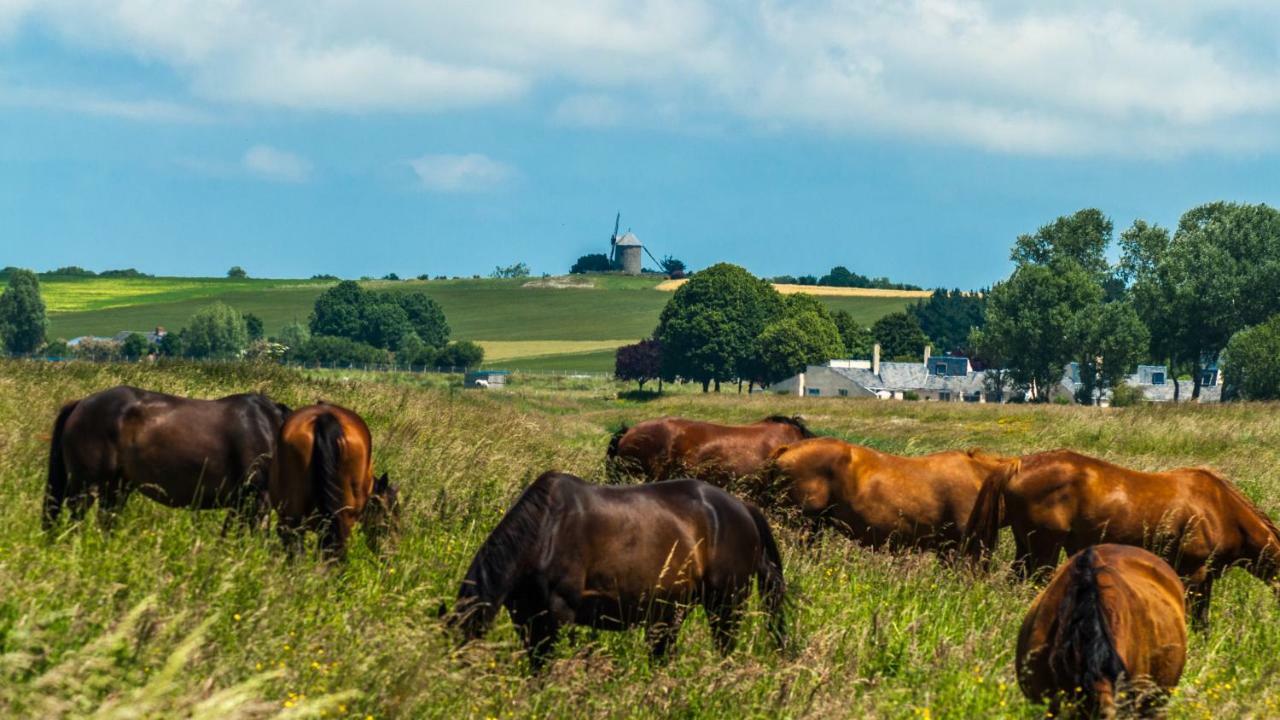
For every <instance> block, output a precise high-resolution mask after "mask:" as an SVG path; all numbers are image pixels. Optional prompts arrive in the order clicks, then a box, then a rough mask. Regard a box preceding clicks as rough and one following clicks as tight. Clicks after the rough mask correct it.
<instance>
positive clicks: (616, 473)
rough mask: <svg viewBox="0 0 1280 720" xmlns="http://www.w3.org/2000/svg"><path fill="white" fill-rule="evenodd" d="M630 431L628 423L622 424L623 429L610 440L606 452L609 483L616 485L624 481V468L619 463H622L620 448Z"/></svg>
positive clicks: (605, 462) (606, 473) (606, 471)
mask: <svg viewBox="0 0 1280 720" xmlns="http://www.w3.org/2000/svg"><path fill="white" fill-rule="evenodd" d="M630 429H631V428H630V427H628V426H627V424H626V423H622V427H620V428H618V431H617V432H615V433H614V434H613V435H612V436H611V437H610V438H609V449H608V450H607V451H605V455H604V457H605V460H604V466H605V467H604V469H605V476H606V477H607V478H608V479H609V482H614V483H616V482H620V481H621V480H622V468H620V467H618V463H619V462H621V461H620V460H619V459H618V446H619V445H620V444H621V443H622V437H623V436H624V435H626V434H627V431H629V430H630Z"/></svg>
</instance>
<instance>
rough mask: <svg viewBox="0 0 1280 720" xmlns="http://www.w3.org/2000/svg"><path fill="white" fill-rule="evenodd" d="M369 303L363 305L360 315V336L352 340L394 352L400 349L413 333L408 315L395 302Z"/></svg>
mask: <svg viewBox="0 0 1280 720" xmlns="http://www.w3.org/2000/svg"><path fill="white" fill-rule="evenodd" d="M379 299H380V300H383V302H377V301H376V300H375V301H371V302H366V303H364V306H363V308H362V309H361V314H360V335H359V336H358V337H356V338H352V339H354V340H360V341H361V342H364V343H367V344H369V345H372V346H374V347H376V348H383V349H386V350H391V351H395V350H398V349H399V348H400V343H402V342H403V341H404V339H405V337H406V336H407V335H408V334H409V333H411V332H414V329H413V324H412V323H410V322H409V313H407V312H405V311H404V308H402V307H400V306H399V305H397V304H396V303H395V302H386V301H385V299H383V298H379Z"/></svg>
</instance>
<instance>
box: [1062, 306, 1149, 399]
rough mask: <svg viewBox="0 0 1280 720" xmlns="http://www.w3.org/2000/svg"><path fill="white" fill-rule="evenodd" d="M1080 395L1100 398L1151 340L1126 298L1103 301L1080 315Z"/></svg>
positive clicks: (1138, 358) (1139, 357)
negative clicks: (1124, 299)
mask: <svg viewBox="0 0 1280 720" xmlns="http://www.w3.org/2000/svg"><path fill="white" fill-rule="evenodd" d="M1080 321H1081V335H1082V338H1081V345H1080V350H1079V351H1078V352H1079V353H1080V380H1081V388H1080V396H1079V397H1078V398H1077V399H1078V400H1079V401H1080V402H1082V403H1088V404H1092V403H1095V402H1097V401H1098V400H1100V399H1101V397H1102V393H1103V392H1104V391H1106V390H1107V389H1109V388H1115V387H1118V386H1120V385H1121V384H1122V383H1123V382H1124V380H1125V377H1127V376H1128V374H1129V369H1130V368H1132V367H1133V366H1134V365H1137V364H1138V363H1139V362H1141V360H1142V358H1143V357H1144V356H1145V355H1146V353H1147V349H1148V347H1149V346H1150V343H1151V333H1150V332H1149V331H1148V330H1147V326H1146V325H1143V324H1142V320H1141V319H1140V318H1139V317H1138V313H1137V312H1136V311H1135V310H1134V309H1133V305H1132V304H1130V303H1128V302H1111V303H1105V304H1104V305H1103V306H1102V307H1101V308H1100V309H1098V310H1096V311H1092V310H1091V311H1087V312H1085V313H1084V314H1083V315H1082V316H1081V318H1080Z"/></svg>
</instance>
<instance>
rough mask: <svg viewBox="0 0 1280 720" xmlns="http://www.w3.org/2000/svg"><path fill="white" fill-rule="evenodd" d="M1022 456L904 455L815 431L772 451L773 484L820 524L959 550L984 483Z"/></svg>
mask: <svg viewBox="0 0 1280 720" xmlns="http://www.w3.org/2000/svg"><path fill="white" fill-rule="evenodd" d="M1016 467H1017V461H1016V460H1013V459H1010V458H1004V457H999V456H996V455H988V454H986V453H982V452H979V451H977V450H970V451H968V452H960V451H954V450H953V451H947V452H939V453H933V454H932V455H924V456H921V457H902V456H899V455H890V454H888V453H882V452H879V451H878V450H872V449H871V448H868V447H862V446H860V445H851V444H849V443H847V442H844V441H842V440H837V439H836V438H813V439H811V440H802V441H800V442H798V443H795V444H793V445H787V446H784V447H782V448H779V449H778V450H777V451H775V452H774V454H773V458H772V468H773V480H772V482H773V486H774V487H773V490H774V491H775V492H779V493H783V494H784V496H785V499H784V500H783V502H784V503H786V504H789V505H794V506H796V507H799V508H800V511H801V512H802V513H803V514H804V515H805V517H807V518H810V519H811V521H812V522H813V525H814V529H815V530H816V529H819V528H821V527H822V526H824V525H828V524H830V525H834V526H836V528H837V529H839V530H840V531H841V532H843V533H844V534H846V535H848V536H849V537H851V538H853V539H854V540H856V541H858V542H860V543H863V544H866V545H871V546H873V547H875V546H881V545H888V546H890V547H899V548H907V547H909V548H921V549H933V550H940V551H944V552H947V553H951V552H954V551H956V550H958V548H959V544H960V542H961V541H962V540H963V538H964V533H965V529H966V526H967V523H968V520H969V515H970V513H971V512H972V511H973V504H974V501H975V500H977V498H978V490H979V489H980V488H981V487H982V484H983V482H984V481H986V480H987V479H988V478H996V477H1005V476H1007V475H1008V474H1009V473H1011V472H1014V470H1015V469H1016Z"/></svg>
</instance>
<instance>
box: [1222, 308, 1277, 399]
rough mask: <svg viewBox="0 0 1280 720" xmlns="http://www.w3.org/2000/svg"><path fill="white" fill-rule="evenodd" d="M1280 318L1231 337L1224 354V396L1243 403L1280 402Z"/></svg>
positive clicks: (1272, 319) (1246, 329)
mask: <svg viewBox="0 0 1280 720" xmlns="http://www.w3.org/2000/svg"><path fill="white" fill-rule="evenodd" d="M1277 358H1280V315H1275V316H1272V318H1271V319H1270V320H1267V321H1266V322H1264V323H1262V324H1261V325H1255V326H1253V327H1250V328H1245V329H1244V330H1241V331H1239V332H1237V333H1236V334H1235V335H1232V336H1231V340H1230V341H1229V342H1228V343H1227V349H1226V351H1225V352H1224V353H1223V359H1222V373H1223V378H1222V381H1223V385H1224V387H1223V392H1224V393H1225V394H1226V395H1227V396H1228V397H1231V398H1236V397H1238V398H1240V399H1242V400H1276V399H1280V362H1277Z"/></svg>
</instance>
